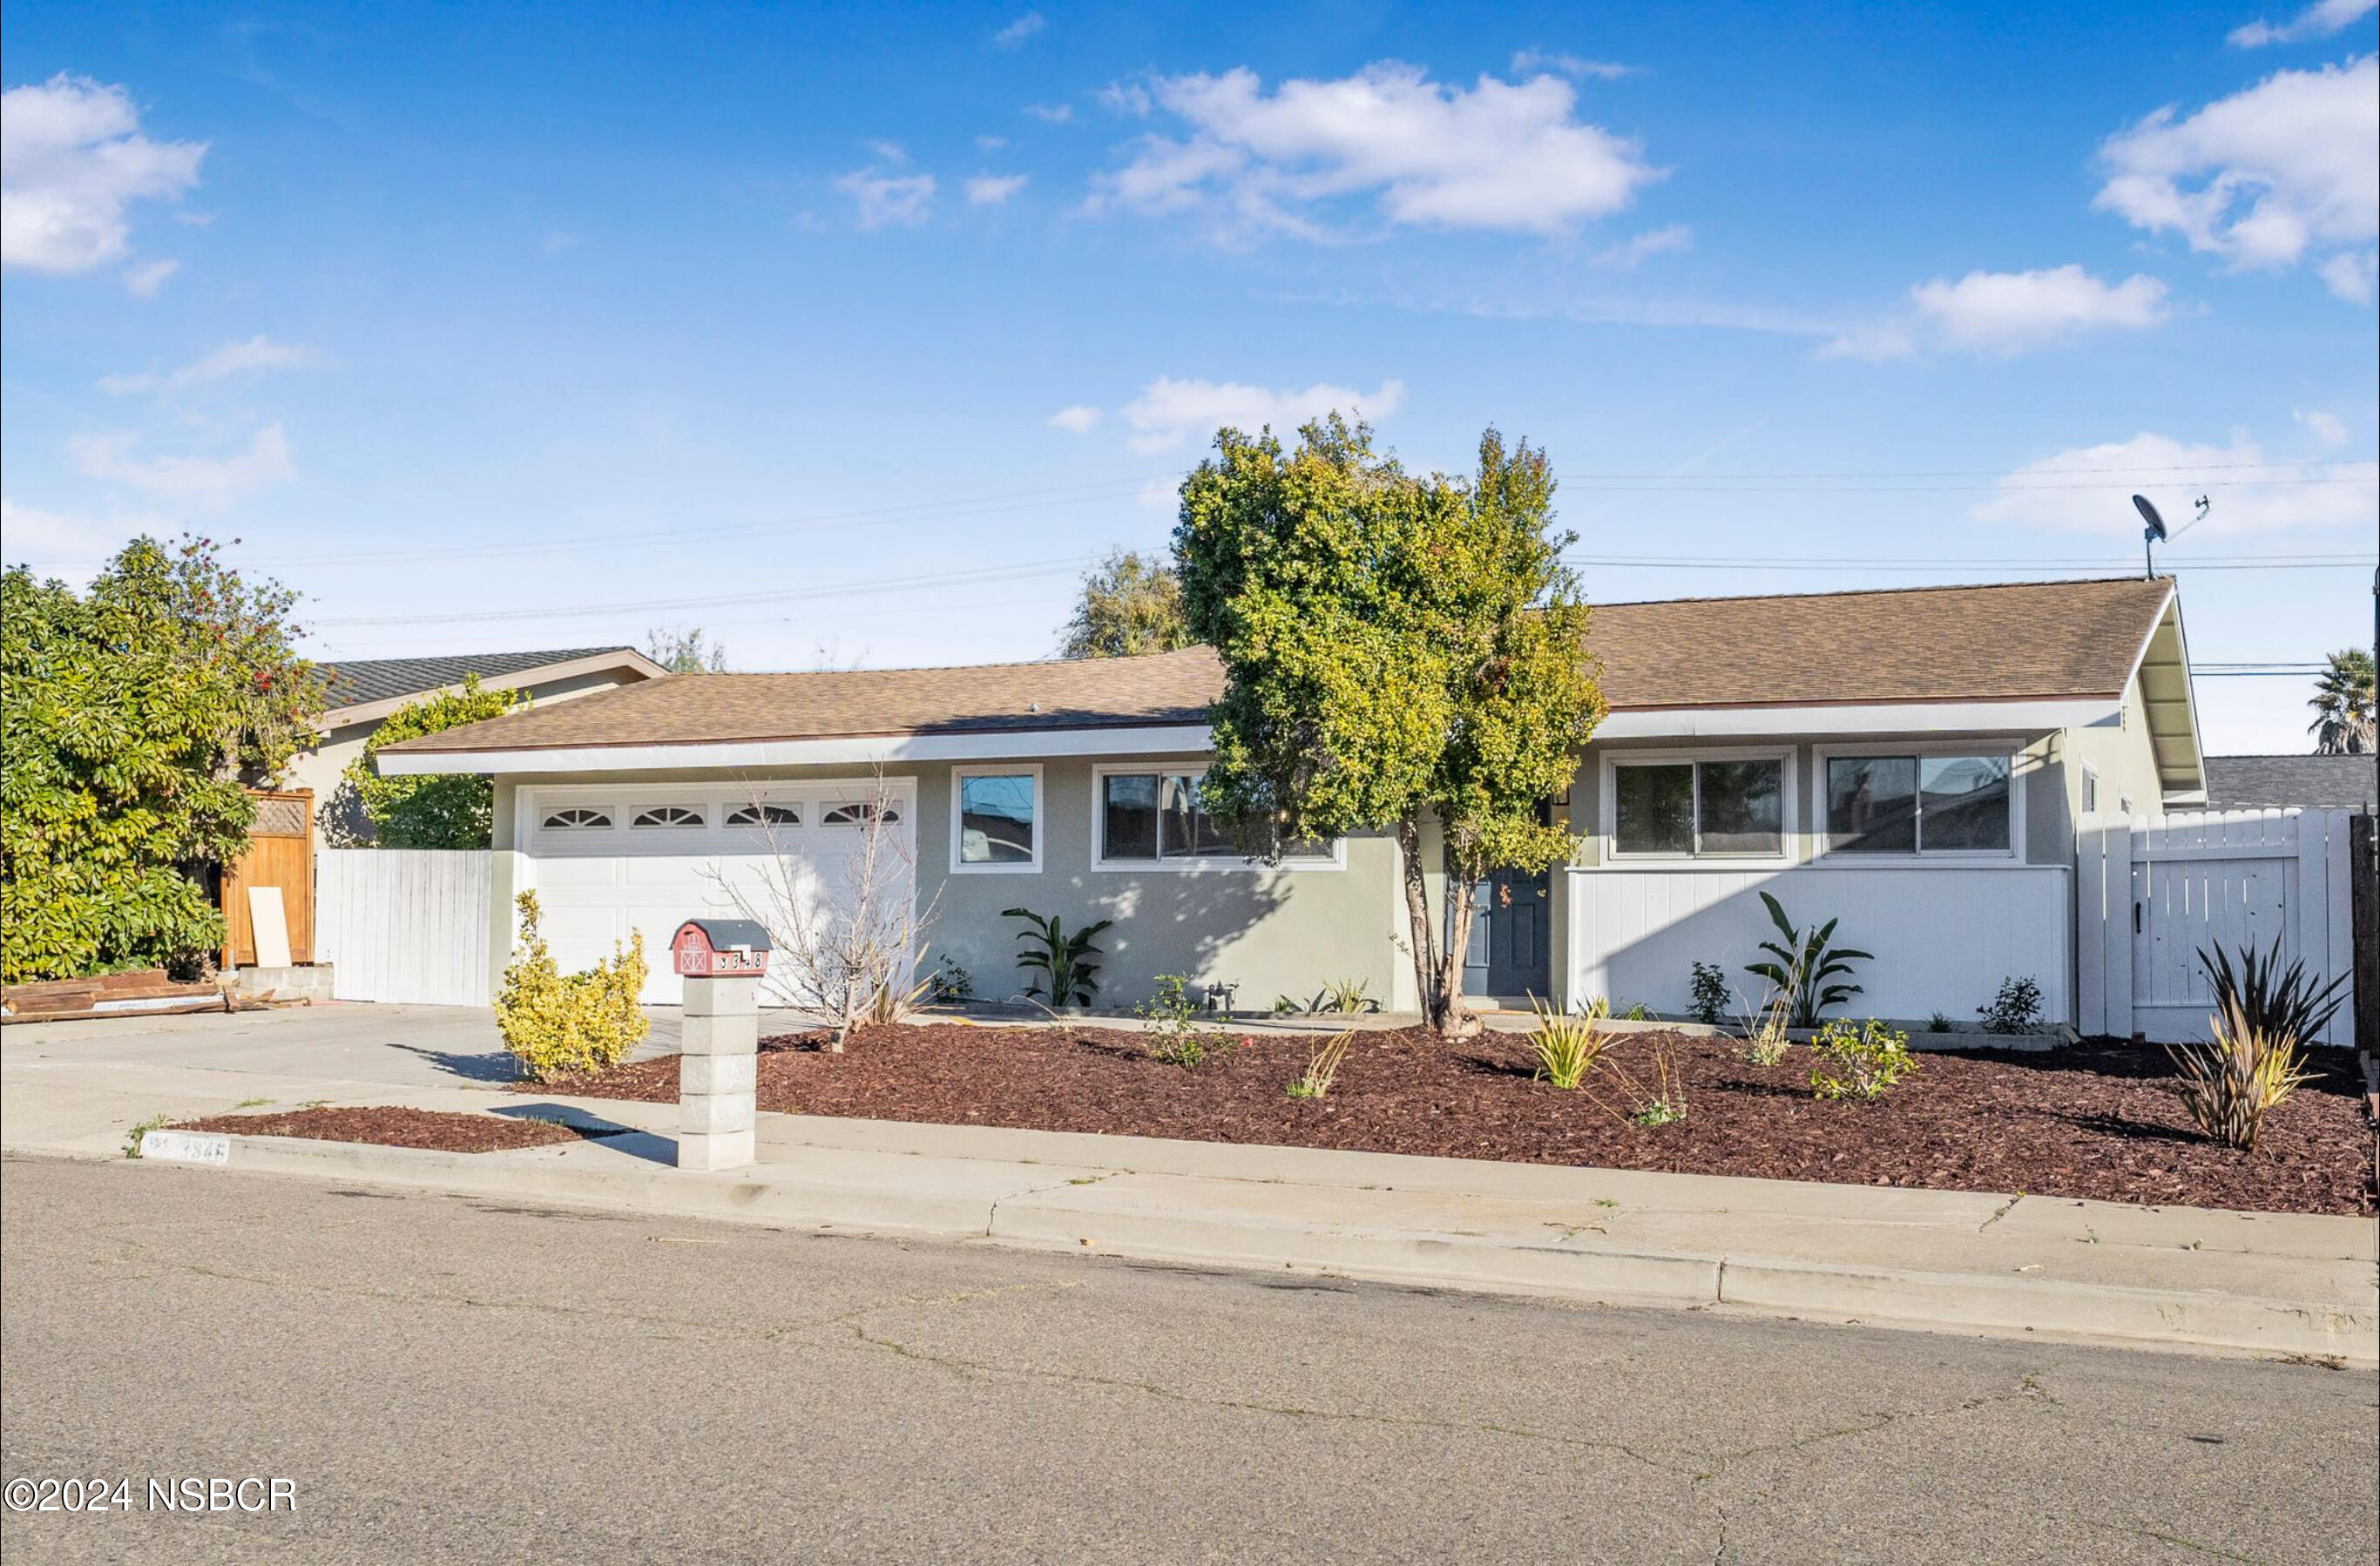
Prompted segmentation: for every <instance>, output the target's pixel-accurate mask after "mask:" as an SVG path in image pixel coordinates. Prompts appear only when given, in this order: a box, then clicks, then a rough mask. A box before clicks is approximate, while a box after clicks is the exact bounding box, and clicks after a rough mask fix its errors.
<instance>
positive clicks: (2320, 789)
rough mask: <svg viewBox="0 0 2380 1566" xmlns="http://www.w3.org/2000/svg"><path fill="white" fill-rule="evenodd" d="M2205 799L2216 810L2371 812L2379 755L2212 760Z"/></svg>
mask: <svg viewBox="0 0 2380 1566" xmlns="http://www.w3.org/2000/svg"><path fill="white" fill-rule="evenodd" d="M2206 797H2207V800H2208V802H2209V804H2210V806H2211V807H2213V808H2215V809H2217V810H2287V809H2291V808H2296V809H2301V810H2370V809H2373V808H2374V807H2375V806H2380V756H2370V755H2365V756H2210V757H2208V758H2207V759H2206Z"/></svg>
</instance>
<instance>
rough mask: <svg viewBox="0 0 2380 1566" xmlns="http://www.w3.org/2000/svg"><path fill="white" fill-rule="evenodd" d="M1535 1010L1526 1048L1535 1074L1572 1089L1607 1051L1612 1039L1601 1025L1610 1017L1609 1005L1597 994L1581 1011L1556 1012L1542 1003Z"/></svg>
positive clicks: (1555, 1084) (1583, 1079)
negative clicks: (1532, 1058)
mask: <svg viewBox="0 0 2380 1566" xmlns="http://www.w3.org/2000/svg"><path fill="white" fill-rule="evenodd" d="M1536 1014H1537V1026H1536V1029H1535V1030H1534V1031H1533V1032H1531V1033H1530V1035H1529V1048H1530V1050H1532V1051H1534V1052H1535V1053H1536V1057H1537V1074H1538V1075H1539V1076H1541V1077H1544V1078H1545V1079H1546V1080H1547V1081H1548V1082H1550V1083H1552V1084H1553V1085H1554V1086H1557V1087H1560V1088H1563V1089H1569V1088H1573V1087H1576V1086H1578V1085H1579V1084H1580V1083H1582V1082H1585V1080H1586V1074H1587V1073H1589V1072H1591V1071H1593V1070H1594V1069H1595V1062H1597V1061H1598V1060H1600V1059H1602V1057H1603V1051H1604V1050H1607V1049H1609V1048H1610V1045H1611V1038H1612V1036H1611V1034H1610V1033H1609V1032H1608V1031H1606V1030H1605V1028H1604V1026H1603V1024H1604V1022H1605V1020H1606V1019H1607V1018H1609V1016H1610V1015H1611V1002H1609V1001H1607V1000H1605V999H1603V997H1601V996H1599V995H1598V996H1597V997H1596V998H1595V1000H1594V1001H1593V1002H1591V1003H1590V1004H1589V1005H1588V1006H1587V1007H1586V1009H1585V1011H1583V1012H1558V1011H1555V1010H1554V1009H1553V1008H1552V1007H1550V1006H1548V1005H1546V1004H1544V1003H1543V1002H1538V1003H1536Z"/></svg>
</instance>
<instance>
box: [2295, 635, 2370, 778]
mask: <svg viewBox="0 0 2380 1566" xmlns="http://www.w3.org/2000/svg"><path fill="white" fill-rule="evenodd" d="M2313 688H2314V697H2313V700H2312V701H2309V702H2307V703H2306V705H2307V706H2309V707H2311V708H2313V710H2314V720H2313V722H2311V723H2309V724H2307V725H2306V733H2308V734H2312V735H2313V748H2314V754H2315V755H2317V756H2361V755H2362V754H2364V753H2365V752H2366V751H2369V750H2371V749H2373V748H2374V744H2373V733H2372V655H2371V654H2370V653H2368V652H2366V651H2364V650H2363V649H2362V648H2350V649H2347V650H2346V651H2345V652H2334V653H2332V654H2331V655H2330V667H2329V668H2327V669H2325V670H2324V671H2323V673H2322V677H2321V678H2319V679H2317V680H2315V681H2314V683H2313Z"/></svg>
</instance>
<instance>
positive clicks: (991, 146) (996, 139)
mask: <svg viewBox="0 0 2380 1566" xmlns="http://www.w3.org/2000/svg"><path fill="white" fill-rule="evenodd" d="M975 144H976V146H977V147H978V148H980V149H981V150H982V151H984V152H999V151H1000V150H1001V149H1002V147H1005V146H1007V145H1008V138H1007V137H1005V136H978V137H977V138H976V139H975Z"/></svg>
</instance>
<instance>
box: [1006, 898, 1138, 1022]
mask: <svg viewBox="0 0 2380 1566" xmlns="http://www.w3.org/2000/svg"><path fill="white" fill-rule="evenodd" d="M1000 917H1002V918H1003V919H1023V920H1024V921H1025V923H1026V928H1025V929H1020V930H1018V931H1017V932H1016V939H1017V941H1018V942H1019V943H1020V944H1022V945H1023V946H1024V948H1025V950H1024V951H1022V952H1019V953H1017V954H1016V965H1017V966H1018V967H1020V968H1023V969H1025V970H1026V972H1027V973H1028V974H1029V973H1032V972H1034V971H1035V970H1038V972H1039V975H1040V977H1038V978H1031V979H1029V980H1028V981H1027V982H1026V986H1025V995H1026V999H1027V1000H1039V999H1041V998H1042V997H1043V996H1045V995H1046V996H1047V997H1048V999H1049V1002H1050V1004H1051V1005H1052V1006H1087V1005H1089V1004H1090V1003H1091V997H1092V996H1094V995H1096V994H1098V993H1099V948H1098V947H1097V946H1095V945H1093V944H1092V943H1091V938H1092V937H1094V936H1096V935H1098V934H1099V931H1101V930H1103V929H1107V928H1108V926H1110V925H1111V924H1113V923H1115V921H1114V920H1113V919H1100V920H1099V921H1097V922H1096V923H1093V924H1087V925H1085V926H1083V927H1082V928H1081V929H1077V930H1075V933H1074V934H1072V935H1069V934H1067V933H1066V927H1065V924H1064V923H1063V922H1062V920H1061V919H1060V918H1059V917H1058V916H1057V915H1055V914H1052V915H1050V917H1048V918H1046V919H1045V918H1043V917H1041V916H1040V915H1038V914H1037V913H1035V912H1034V911H1033V910H1032V909H1030V908H1002V910H1001V911H1000Z"/></svg>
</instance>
